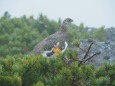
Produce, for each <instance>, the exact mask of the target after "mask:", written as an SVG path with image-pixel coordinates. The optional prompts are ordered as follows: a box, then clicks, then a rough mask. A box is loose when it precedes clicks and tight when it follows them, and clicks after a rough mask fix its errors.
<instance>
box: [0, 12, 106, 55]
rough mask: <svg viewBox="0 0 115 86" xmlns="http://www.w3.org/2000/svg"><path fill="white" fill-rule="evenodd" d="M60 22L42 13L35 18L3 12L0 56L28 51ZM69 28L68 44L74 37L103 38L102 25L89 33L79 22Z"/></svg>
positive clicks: (0, 29) (0, 19)
mask: <svg viewBox="0 0 115 86" xmlns="http://www.w3.org/2000/svg"><path fill="white" fill-rule="evenodd" d="M61 23H62V22H61V19H59V20H58V21H54V20H49V19H48V18H47V16H44V15H43V14H40V15H39V17H38V18H37V19H34V17H33V16H30V17H26V16H25V15H24V16H22V17H20V18H16V17H14V18H12V17H11V15H10V14H9V13H8V12H5V13H4V15H3V16H2V17H0V56H3V57H5V56H7V55H12V56H13V55H17V54H18V55H19V54H27V53H29V52H30V51H31V50H32V49H33V47H34V46H35V45H36V44H37V43H39V42H40V41H41V40H42V39H44V38H45V37H47V36H48V35H50V34H52V33H54V32H56V31H57V30H59V28H60V24H61ZM98 29H99V28H98ZM69 30H70V31H69V44H71V42H73V41H74V40H75V39H84V38H90V37H91V38H96V39H98V40H101V41H102V40H105V35H104V32H105V31H104V27H101V28H100V29H99V30H96V31H94V32H93V33H89V32H88V31H87V28H85V27H84V24H83V23H81V24H80V25H79V26H76V25H71V26H70V28H69Z"/></svg>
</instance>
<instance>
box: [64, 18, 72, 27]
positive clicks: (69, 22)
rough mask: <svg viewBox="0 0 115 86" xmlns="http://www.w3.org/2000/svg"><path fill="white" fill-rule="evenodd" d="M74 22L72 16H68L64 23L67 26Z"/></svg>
mask: <svg viewBox="0 0 115 86" xmlns="http://www.w3.org/2000/svg"><path fill="white" fill-rule="evenodd" d="M72 22H73V20H72V19H71V18H66V19H64V21H63V23H62V25H63V26H65V27H67V26H69V25H70V24H71V23H72Z"/></svg>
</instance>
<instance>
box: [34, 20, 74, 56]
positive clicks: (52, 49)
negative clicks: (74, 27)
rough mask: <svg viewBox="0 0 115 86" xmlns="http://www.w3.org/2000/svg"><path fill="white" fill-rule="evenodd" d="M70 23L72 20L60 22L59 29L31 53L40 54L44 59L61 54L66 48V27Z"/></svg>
mask: <svg viewBox="0 0 115 86" xmlns="http://www.w3.org/2000/svg"><path fill="white" fill-rule="evenodd" d="M72 22H73V20H72V19H71V18H66V19H65V20H64V21H63V22H62V25H61V28H60V29H59V30H58V31H57V32H55V33H54V34H52V35H49V36H48V37H47V38H45V39H44V40H43V41H41V42H40V43H38V44H37V45H36V46H35V47H34V49H33V51H32V53H33V54H35V55H36V54H42V55H43V56H45V57H50V56H53V55H57V54H60V53H63V52H64V51H65V50H66V48H67V46H68V26H69V25H70V24H71V23H72Z"/></svg>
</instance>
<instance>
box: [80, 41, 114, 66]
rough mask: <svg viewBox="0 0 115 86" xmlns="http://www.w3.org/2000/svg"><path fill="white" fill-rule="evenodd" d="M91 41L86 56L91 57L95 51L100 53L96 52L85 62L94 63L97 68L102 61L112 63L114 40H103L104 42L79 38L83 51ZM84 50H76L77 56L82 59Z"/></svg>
mask: <svg viewBox="0 0 115 86" xmlns="http://www.w3.org/2000/svg"><path fill="white" fill-rule="evenodd" d="M92 42H93V45H92V46H91V49H90V50H89V53H88V55H87V57H86V58H88V57H91V56H92V55H94V54H95V53H98V52H100V53H101V54H98V55H96V56H94V57H93V58H92V59H90V60H88V61H87V64H94V65H95V67H96V68H99V67H100V66H102V65H103V64H104V63H106V62H107V63H112V62H115V42H114V41H111V40H109V41H105V42H99V41H96V40H92V39H83V40H81V44H80V47H81V48H82V49H84V50H85V51H87V50H88V48H89V45H90V44H91V43H92ZM85 53H86V52H84V51H82V50H81V49H79V50H78V55H79V58H80V59H82V58H83V57H84V55H85Z"/></svg>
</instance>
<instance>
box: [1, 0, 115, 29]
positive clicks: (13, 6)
mask: <svg viewBox="0 0 115 86" xmlns="http://www.w3.org/2000/svg"><path fill="white" fill-rule="evenodd" d="M5 11H8V12H9V13H10V14H11V15H12V17H20V16H23V15H27V16H30V15H33V16H34V17H35V18H37V17H38V15H39V13H43V15H46V16H47V17H48V18H49V19H53V20H57V19H58V18H61V19H64V18H67V17H70V18H72V19H73V20H74V23H75V24H76V25H79V24H80V23H81V22H83V23H84V25H85V26H89V27H101V26H103V25H104V26H106V27H115V0H0V16H2V15H3V14H4V12H5Z"/></svg>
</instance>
